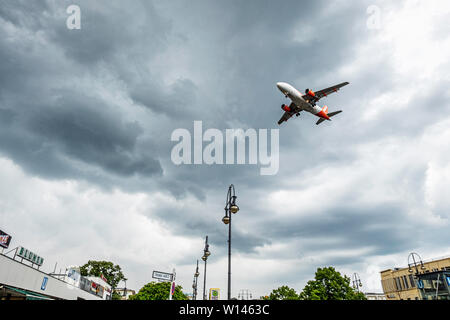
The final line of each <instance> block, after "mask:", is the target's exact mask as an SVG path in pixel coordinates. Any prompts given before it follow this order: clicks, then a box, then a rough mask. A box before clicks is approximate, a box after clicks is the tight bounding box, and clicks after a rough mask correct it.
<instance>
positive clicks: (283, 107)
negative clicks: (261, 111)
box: [281, 104, 291, 112]
mask: <svg viewBox="0 0 450 320" xmlns="http://www.w3.org/2000/svg"><path fill="white" fill-rule="evenodd" d="M281 109H282V110H284V111H287V112H291V108H289V107H288V106H287V105H285V104H282V105H281Z"/></svg>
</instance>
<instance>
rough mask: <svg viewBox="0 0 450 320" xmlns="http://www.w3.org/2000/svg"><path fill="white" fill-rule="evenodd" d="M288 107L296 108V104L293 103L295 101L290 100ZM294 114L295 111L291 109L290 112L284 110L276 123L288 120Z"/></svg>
mask: <svg viewBox="0 0 450 320" xmlns="http://www.w3.org/2000/svg"><path fill="white" fill-rule="evenodd" d="M289 108H290V109H291V110H294V109H295V108H297V106H296V105H295V103H293V102H292V103H291V104H290V106H289ZM294 114H295V112H293V111H291V112H289V111H285V112H284V113H283V116H282V117H281V119H280V120H278V125H280V124H282V123H283V122H284V121H288V120H289V119H290V118H291V117H292V116H293V115H294Z"/></svg>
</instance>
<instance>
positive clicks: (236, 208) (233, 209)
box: [230, 204, 239, 213]
mask: <svg viewBox="0 0 450 320" xmlns="http://www.w3.org/2000/svg"><path fill="white" fill-rule="evenodd" d="M230 211H231V213H237V212H238V211H239V207H238V206H237V205H236V204H233V205H231V207H230Z"/></svg>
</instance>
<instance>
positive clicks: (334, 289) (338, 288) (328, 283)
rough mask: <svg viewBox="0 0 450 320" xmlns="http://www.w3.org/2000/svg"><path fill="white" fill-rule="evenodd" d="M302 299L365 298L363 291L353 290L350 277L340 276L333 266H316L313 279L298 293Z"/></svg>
mask: <svg viewBox="0 0 450 320" xmlns="http://www.w3.org/2000/svg"><path fill="white" fill-rule="evenodd" d="M300 299H302V300H367V299H366V297H365V296H364V294H363V293H361V292H355V290H354V289H353V288H352V287H351V286H350V278H349V277H347V276H345V275H344V276H342V275H341V274H340V273H339V272H338V271H336V270H335V269H334V268H333V267H326V268H318V269H317V271H316V275H315V278H314V280H310V281H308V283H307V284H306V286H305V288H304V289H303V291H302V292H301V293H300Z"/></svg>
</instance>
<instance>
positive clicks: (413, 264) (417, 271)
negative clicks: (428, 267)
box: [408, 252, 425, 277]
mask: <svg viewBox="0 0 450 320" xmlns="http://www.w3.org/2000/svg"><path fill="white" fill-rule="evenodd" d="M415 257H418V258H419V261H418V262H416V258H415ZM410 258H412V260H413V262H412V263H410ZM419 263H420V269H421V270H424V269H425V266H424V265H423V262H422V258H421V257H420V256H419V255H418V254H417V253H415V252H411V253H410V254H409V255H408V271H409V272H411V273H412V272H413V270H412V268H411V267H412V266H414V268H415V269H416V274H415V275H416V277H417V275H418V274H419V269H418V268H417V265H418V264H419Z"/></svg>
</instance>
